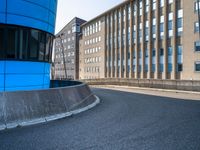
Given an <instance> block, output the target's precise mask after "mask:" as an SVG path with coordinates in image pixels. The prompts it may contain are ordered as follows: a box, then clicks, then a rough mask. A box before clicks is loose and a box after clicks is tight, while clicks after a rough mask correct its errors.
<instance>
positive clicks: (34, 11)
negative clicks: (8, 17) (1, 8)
mask: <svg viewBox="0 0 200 150" xmlns="http://www.w3.org/2000/svg"><path fill="white" fill-rule="evenodd" d="M13 1H14V2H13ZM7 11H8V14H15V15H19V16H24V17H30V18H32V19H36V20H35V21H37V20H41V21H43V22H46V23H48V9H46V8H44V7H41V6H39V5H37V4H34V3H29V2H26V1H22V0H17V1H16V0H8V5H7ZM21 21H22V20H21ZM24 23H26V22H24Z"/></svg>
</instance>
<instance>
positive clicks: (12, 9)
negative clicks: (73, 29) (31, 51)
mask: <svg viewBox="0 0 200 150" xmlns="http://www.w3.org/2000/svg"><path fill="white" fill-rule="evenodd" d="M5 2H6V0H1V4H0V23H7V24H14V25H21V26H26V27H31V28H36V29H40V30H43V31H46V32H49V33H51V34H54V30H55V18H56V8H57V0H26V1H24V0H7V19H5V14H4V13H3V12H5ZM5 13H6V12H5ZM5 20H7V22H5Z"/></svg>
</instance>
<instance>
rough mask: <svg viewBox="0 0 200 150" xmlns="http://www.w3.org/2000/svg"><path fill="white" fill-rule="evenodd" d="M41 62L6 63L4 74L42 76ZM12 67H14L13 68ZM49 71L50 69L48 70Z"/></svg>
mask: <svg viewBox="0 0 200 150" xmlns="http://www.w3.org/2000/svg"><path fill="white" fill-rule="evenodd" d="M45 64H48V63H43V62H24V61H7V62H6V74H7V73H14V74H44V73H45V72H44V65H45ZM13 66H14V67H13ZM49 69H50V68H49Z"/></svg>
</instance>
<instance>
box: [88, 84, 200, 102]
mask: <svg viewBox="0 0 200 150" xmlns="http://www.w3.org/2000/svg"><path fill="white" fill-rule="evenodd" d="M90 87H95V88H104V89H112V90H118V91H124V92H133V93H139V94H146V95H154V96H162V97H170V98H177V99H184V100H200V92H192V91H180V90H168V89H156V88H142V87H131V86H116V85H92V86H90Z"/></svg>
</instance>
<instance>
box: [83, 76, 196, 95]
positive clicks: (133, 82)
mask: <svg viewBox="0 0 200 150" xmlns="http://www.w3.org/2000/svg"><path fill="white" fill-rule="evenodd" d="M81 81H82V82H85V83H87V84H89V85H119V86H120V85H122V86H135V87H146V88H158V89H172V90H184V91H195V92H200V81H198V80H196V81H195V80H161V79H129V78H103V79H83V80H81Z"/></svg>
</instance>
